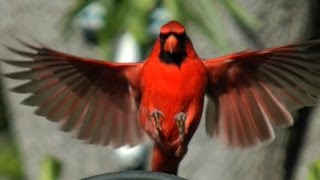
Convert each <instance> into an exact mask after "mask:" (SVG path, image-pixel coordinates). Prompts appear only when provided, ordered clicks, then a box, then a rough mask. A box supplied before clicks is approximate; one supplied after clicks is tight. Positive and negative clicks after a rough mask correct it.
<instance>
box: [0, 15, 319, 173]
mask: <svg viewBox="0 0 320 180" xmlns="http://www.w3.org/2000/svg"><path fill="white" fill-rule="evenodd" d="M20 42H21V43H22V44H24V45H25V46H26V47H27V48H29V49H30V50H33V51H34V52H25V51H21V50H17V49H15V48H11V47H8V49H9V50H11V51H12V52H14V53H17V54H19V55H22V56H25V57H28V58H31V59H32V60H21V61H20V60H19V61H18V60H3V61H4V62H6V63H8V64H11V65H14V66H18V67H23V68H28V70H25V71H21V72H14V73H9V74H6V76H7V77H9V78H12V79H29V80H30V81H29V82H27V83H26V84H23V85H21V86H18V87H16V88H14V89H13V91H14V92H18V93H32V95H31V96H29V97H28V98H27V99H25V100H24V101H23V103H24V104H27V105H30V106H37V107H38V109H37V110H36V111H35V114H37V115H40V116H45V117H46V118H48V119H49V120H51V121H55V122H59V123H60V124H61V127H62V129H63V130H64V131H75V133H76V134H77V136H78V138H79V139H83V140H86V141H87V142H89V143H92V144H103V145H112V146H114V147H119V146H122V145H125V144H129V145H137V144H139V143H142V142H145V141H146V140H147V139H148V138H147V136H146V134H148V135H149V137H151V138H152V139H153V140H154V141H155V143H154V149H153V153H152V170H153V171H161V172H166V173H172V174H176V173H177V170H178V166H179V163H180V161H181V160H182V158H183V157H184V156H185V154H186V152H187V148H188V143H189V141H190V140H191V138H192V136H193V134H194V132H195V131H196V129H197V127H198V124H199V122H200V119H201V114H202V109H203V104H204V97H205V95H207V96H208V97H209V98H210V99H211V102H210V103H214V104H215V108H216V110H215V113H211V112H212V110H210V109H209V111H208V112H207V117H206V131H207V133H208V134H209V135H210V136H215V137H218V138H221V139H222V140H223V141H224V142H225V143H226V144H227V145H229V146H231V147H249V146H252V145H254V144H258V143H261V142H263V141H266V140H272V139H273V138H274V131H273V128H272V125H279V126H289V125H292V124H293V119H292V117H291V115H290V113H289V112H290V111H292V110H295V109H298V108H301V107H303V106H312V105H315V104H316V103H317V99H316V97H317V96H318V95H319V94H320V85H319V84H320V54H319V52H318V51H320V40H314V41H307V42H303V43H300V44H294V45H287V46H282V47H278V48H271V49H266V50H261V51H243V52H239V53H235V54H230V55H227V56H223V57H218V58H212V59H207V60H203V59H202V58H200V57H199V56H198V55H197V53H196V52H195V50H194V48H193V46H192V43H191V41H190V39H189V37H188V36H187V34H186V32H185V28H184V27H183V26H182V25H181V24H180V23H178V22H176V21H172V22H169V23H167V24H165V25H164V26H162V27H161V30H160V35H159V37H158V39H157V41H156V43H155V45H154V48H153V50H152V52H151V54H150V56H149V57H148V58H147V59H145V61H144V62H142V63H130V64H116V63H110V62H105V61H98V60H94V59H87V58H80V57H77V56H72V55H69V54H65V53H62V52H59V51H56V50H52V49H49V48H47V47H44V46H40V47H37V46H34V45H30V44H27V43H25V42H23V41H20ZM209 107H211V106H209ZM211 108H212V107H211Z"/></svg>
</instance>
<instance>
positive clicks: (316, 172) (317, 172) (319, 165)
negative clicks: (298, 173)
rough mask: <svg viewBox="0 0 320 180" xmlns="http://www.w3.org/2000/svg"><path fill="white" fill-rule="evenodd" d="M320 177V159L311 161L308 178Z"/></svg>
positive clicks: (312, 179) (317, 178)
mask: <svg viewBox="0 0 320 180" xmlns="http://www.w3.org/2000/svg"><path fill="white" fill-rule="evenodd" d="M319 179H320V160H317V161H315V162H313V163H312V164H311V165H310V166H309V173H308V180H319Z"/></svg>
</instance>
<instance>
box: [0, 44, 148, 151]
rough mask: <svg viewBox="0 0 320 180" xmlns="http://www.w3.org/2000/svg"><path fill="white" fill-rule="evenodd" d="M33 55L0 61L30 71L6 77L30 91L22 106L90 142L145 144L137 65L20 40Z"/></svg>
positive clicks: (115, 145)
mask: <svg viewBox="0 0 320 180" xmlns="http://www.w3.org/2000/svg"><path fill="white" fill-rule="evenodd" d="M20 42H21V43H22V44H23V45H24V46H26V47H27V48H28V49H30V50H31V51H21V50H17V49H15V48H12V47H8V49H9V50H10V51H12V52H14V53H16V54H18V55H21V56H23V57H27V58H30V59H31V60H8V59H2V61H3V62H5V63H7V64H10V65H14V66H18V67H22V68H27V69H28V70H24V71H20V72H13V73H8V74H5V76H6V77H9V78H11V79H27V80H30V81H29V82H27V83H25V84H23V85H20V86H18V87H15V88H13V89H12V91H14V92H17V93H32V95H31V96H29V97H28V98H26V99H25V100H24V101H23V102H22V103H23V104H26V105H30V106H37V107H38V108H37V109H36V111H35V114H37V115H40V116H45V117H46V118H47V119H49V120H50V121H54V122H59V123H60V125H61V129H62V130H64V131H75V134H76V135H77V137H78V138H79V139H83V140H86V142H88V143H92V144H102V145H112V146H113V147H119V146H122V145H126V144H129V145H137V144H139V143H142V142H144V141H146V140H147V136H146V134H145V133H144V132H143V130H142V128H140V125H139V121H138V119H137V118H138V117H137V116H138V108H139V103H140V102H139V100H137V98H136V97H135V94H138V93H139V92H137V91H135V90H134V89H133V88H132V86H135V85H136V84H135V83H136V82H137V81H138V80H137V78H138V76H139V73H140V69H141V66H142V64H141V63H131V64H115V63H109V62H105V61H99V60H93V59H86V58H80V57H76V56H72V55H69V54H66V53H62V52H59V51H56V50H53V49H50V48H47V47H37V46H34V45H30V44H28V43H25V42H23V41H20Z"/></svg>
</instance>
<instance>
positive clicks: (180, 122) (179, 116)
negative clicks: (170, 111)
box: [174, 112, 187, 141]
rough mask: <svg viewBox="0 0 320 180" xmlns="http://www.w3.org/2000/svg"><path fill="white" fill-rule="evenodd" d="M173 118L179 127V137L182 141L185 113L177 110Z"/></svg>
mask: <svg viewBox="0 0 320 180" xmlns="http://www.w3.org/2000/svg"><path fill="white" fill-rule="evenodd" d="M174 119H175V120H176V124H177V126H178V129H179V138H180V140H181V141H183V139H184V135H185V122H186V119H187V115H186V113H184V112H179V113H178V114H176V115H175V117H174Z"/></svg>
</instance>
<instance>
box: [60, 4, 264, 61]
mask: <svg viewBox="0 0 320 180" xmlns="http://www.w3.org/2000/svg"><path fill="white" fill-rule="evenodd" d="M91 2H100V3H101V4H102V5H103V7H104V8H105V9H106V18H105V23H104V27H103V28H102V29H101V31H100V33H99V38H98V39H99V44H98V45H99V46H100V47H101V52H102V53H103V56H105V57H108V59H111V54H112V52H114V49H115V47H114V46H113V44H114V43H112V42H113V41H114V40H116V39H117V38H118V37H119V36H121V35H122V34H123V33H124V32H126V31H130V32H131V33H132V35H133V36H134V37H135V39H136V40H137V42H138V43H139V44H140V46H141V47H142V48H147V47H149V46H150V45H151V44H152V43H153V40H154V39H153V37H152V35H151V34H150V32H149V31H148V27H149V25H150V14H151V13H152V12H153V10H154V9H155V8H156V7H164V8H166V9H168V12H170V17H172V20H177V21H180V22H182V23H183V24H187V23H188V22H191V23H192V24H193V25H194V26H195V27H196V28H197V29H199V30H200V31H201V32H203V33H204V35H206V36H208V37H209V38H210V39H211V41H212V42H213V43H214V44H215V45H216V46H217V47H218V48H219V49H220V51H222V52H227V51H228V50H229V45H228V43H227V37H226V35H225V33H224V31H225V29H224V28H223V22H221V19H220V18H219V16H217V14H218V13H219V12H221V7H225V9H226V10H227V11H228V12H229V14H230V15H231V16H232V17H234V19H235V21H236V22H237V23H238V24H239V25H240V26H242V29H244V31H243V32H244V33H246V34H247V36H251V35H254V31H255V30H256V29H257V28H259V26H260V22H259V21H258V20H257V19H256V18H255V17H254V16H252V15H251V14H250V13H248V12H247V11H246V10H245V9H244V8H242V7H241V6H240V5H239V4H238V3H237V2H236V1H234V0H219V1H207V0H199V1H186V0H174V1H173V0H148V1H145V0H135V1H133V0H97V1H90V0H77V4H76V6H75V8H74V9H73V10H72V11H71V13H70V16H69V17H68V20H67V23H66V27H67V28H69V29H70V28H72V27H71V24H72V21H73V18H74V17H75V16H76V15H77V13H79V12H80V11H81V10H83V9H84V8H85V7H86V6H88V5H89V3H91Z"/></svg>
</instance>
